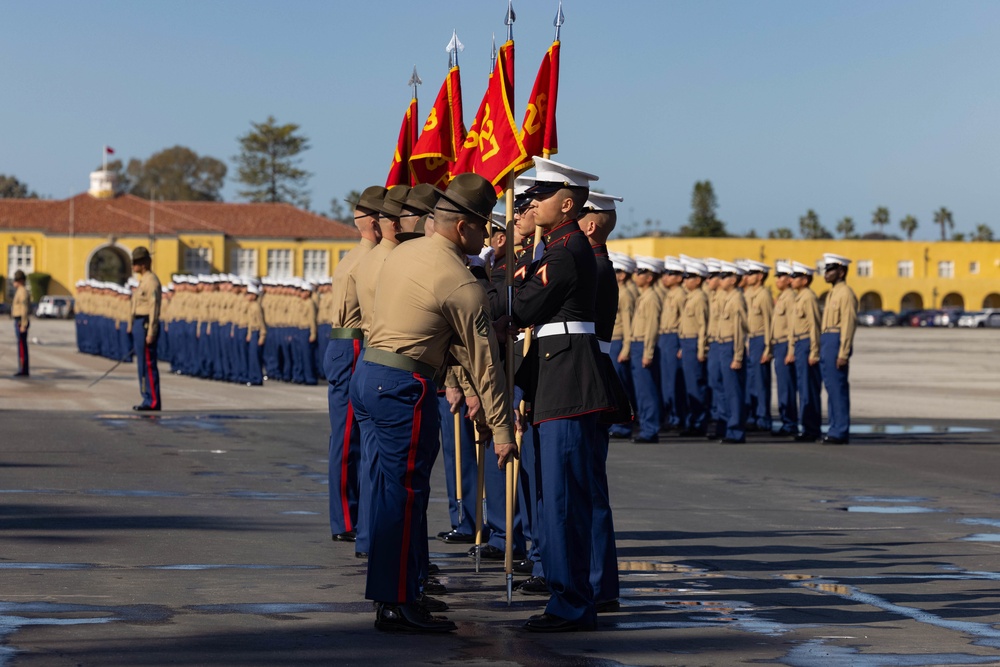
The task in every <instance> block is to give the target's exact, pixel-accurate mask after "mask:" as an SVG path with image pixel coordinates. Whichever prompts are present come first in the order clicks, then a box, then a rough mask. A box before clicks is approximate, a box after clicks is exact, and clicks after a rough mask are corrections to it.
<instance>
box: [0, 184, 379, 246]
mask: <svg viewBox="0 0 1000 667" xmlns="http://www.w3.org/2000/svg"><path fill="white" fill-rule="evenodd" d="M71 211H72V218H73V221H72V227H73V233H74V234H116V235H121V236H124V235H130V234H139V235H145V234H148V233H149V225H150V212H151V211H152V218H153V226H154V230H155V233H156V234H168V235H174V234H178V233H198V232H203V233H210V234H211V233H221V234H225V235H227V236H232V237H238V238H294V239H335V240H344V241H354V240H357V239H358V238H360V235H359V234H358V231H357V230H356V229H355V228H354V226H353V225H347V224H344V223H341V222H337V221H335V220H330V219H328V218H324V217H323V216H321V215H316V214H315V213H309V212H308V211H303V210H302V209H299V208H296V207H294V206H292V205H290V204H230V203H226V202H208V203H204V202H181V201H167V202H155V203H152V204H151V203H150V202H149V201H148V200H146V199H141V198H139V197H134V196H132V195H122V196H120V197H115V198H114V199H95V198H94V197H91V196H90V195H88V194H79V195H76V196H75V197H72V198H70V199H64V200H61V201H50V200H39V199H0V231H6V230H24V231H29V230H39V231H43V232H47V233H49V234H68V233H69V232H70V214H71Z"/></svg>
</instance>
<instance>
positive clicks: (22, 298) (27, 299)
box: [10, 285, 31, 331]
mask: <svg viewBox="0 0 1000 667" xmlns="http://www.w3.org/2000/svg"><path fill="white" fill-rule="evenodd" d="M30 312H31V296H30V295H29V294H28V290H27V288H26V287H25V286H24V285H18V286H17V289H16V290H15V291H14V301H13V302H12V303H11V305H10V316H11V317H20V318H21V325H20V326H21V331H27V329H28V314H29V313H30Z"/></svg>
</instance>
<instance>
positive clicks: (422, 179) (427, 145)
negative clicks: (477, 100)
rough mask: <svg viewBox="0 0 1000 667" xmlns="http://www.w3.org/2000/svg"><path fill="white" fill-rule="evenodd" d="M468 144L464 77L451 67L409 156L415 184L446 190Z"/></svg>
mask: <svg viewBox="0 0 1000 667" xmlns="http://www.w3.org/2000/svg"><path fill="white" fill-rule="evenodd" d="M464 141H465V124H464V123H463V122H462V78H461V76H460V75H459V72H458V67H452V68H451V70H449V71H448V76H447V78H446V79H445V80H444V83H443V84H441V90H440V91H439V92H438V96H437V99H436V100H434V106H432V107H431V112H430V114H429V115H428V116H427V122H425V123H424V129H423V131H422V132H421V133H420V138H419V139H417V142H416V143H415V144H414V145H413V154H412V155H410V173H412V174H413V179H414V185H416V184H417V183H430V184H431V185H433V186H435V187H438V188H441V189H442V190H444V189H445V188H447V187H448V183H449V181H451V173H452V171H451V169H452V166H453V165H454V164H455V160H456V159H457V158H458V153H459V151H460V150H461V148H462V144H463V142H464Z"/></svg>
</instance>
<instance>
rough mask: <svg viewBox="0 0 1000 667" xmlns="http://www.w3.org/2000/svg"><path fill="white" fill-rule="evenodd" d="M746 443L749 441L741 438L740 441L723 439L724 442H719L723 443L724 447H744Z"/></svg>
mask: <svg viewBox="0 0 1000 667" xmlns="http://www.w3.org/2000/svg"><path fill="white" fill-rule="evenodd" d="M746 441H747V439H746V438H740V439H739V440H737V439H736V438H723V439H722V440H719V442H721V443H722V444H723V445H742V444H745V443H746Z"/></svg>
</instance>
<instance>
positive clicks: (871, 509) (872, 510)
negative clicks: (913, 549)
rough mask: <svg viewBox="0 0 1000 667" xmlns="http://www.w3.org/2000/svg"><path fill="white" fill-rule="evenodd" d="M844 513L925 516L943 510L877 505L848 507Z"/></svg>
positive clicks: (912, 506) (911, 506)
mask: <svg viewBox="0 0 1000 667" xmlns="http://www.w3.org/2000/svg"><path fill="white" fill-rule="evenodd" d="M844 511H846V512H867V513H869V514H927V513H929V512H943V511H944V510H937V509H931V508H930V507H918V506H915V505H896V506H892V507H880V506H878V505H849V506H847V507H845V508H844Z"/></svg>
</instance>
